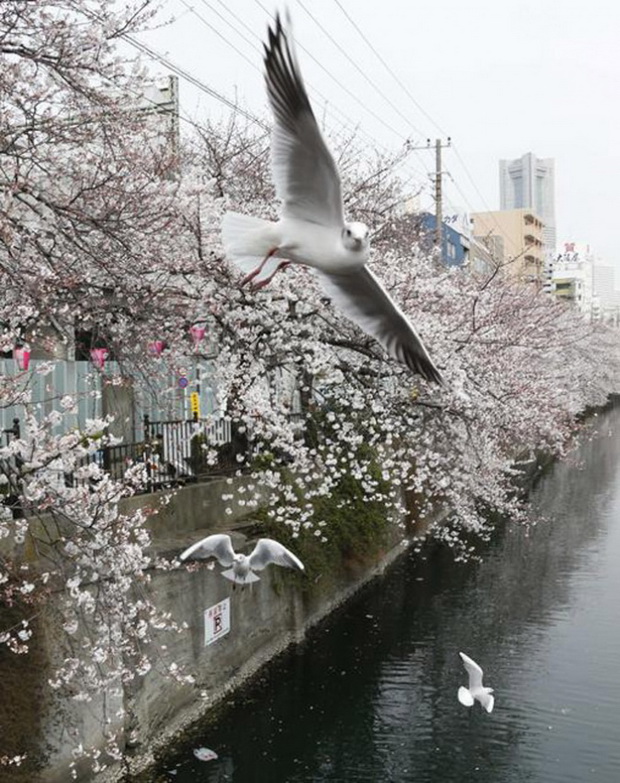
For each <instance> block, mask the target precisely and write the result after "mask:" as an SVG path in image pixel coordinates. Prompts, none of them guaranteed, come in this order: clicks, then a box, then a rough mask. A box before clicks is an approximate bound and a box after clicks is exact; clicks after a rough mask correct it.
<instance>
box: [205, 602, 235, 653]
mask: <svg viewBox="0 0 620 783" xmlns="http://www.w3.org/2000/svg"><path fill="white" fill-rule="evenodd" d="M229 631H230V598H224V600H223V601H220V602H219V603H218V604H215V605H214V606H210V607H209V608H208V609H205V647H206V646H207V645H208V644H213V642H217V640H218V639H219V638H220V637H221V636H226V634H227V633H228V632H229Z"/></svg>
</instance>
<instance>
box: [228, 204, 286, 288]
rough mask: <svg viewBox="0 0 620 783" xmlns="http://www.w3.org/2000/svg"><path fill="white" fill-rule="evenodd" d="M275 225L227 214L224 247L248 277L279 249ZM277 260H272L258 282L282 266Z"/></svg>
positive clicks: (230, 257) (252, 218) (259, 219)
mask: <svg viewBox="0 0 620 783" xmlns="http://www.w3.org/2000/svg"><path fill="white" fill-rule="evenodd" d="M275 225H276V224H275V223H271V222H270V221H269V220H263V219H262V218H256V217H251V216H250V215H241V214H240V213H239V212H227V213H226V214H225V215H224V218H223V219H222V243H223V245H224V251H225V252H226V257H227V258H228V259H229V260H230V261H233V262H234V263H235V265H236V266H237V267H238V268H239V269H240V270H241V271H242V272H243V274H244V275H248V274H250V272H253V271H254V270H255V269H256V268H257V267H259V266H260V264H261V261H262V260H263V259H264V258H265V256H266V255H267V254H268V253H269V252H270V251H271V250H273V249H274V248H276V247H277V246H278V242H279V238H278V236H277V232H276V230H275ZM278 263H279V261H278V259H277V258H270V259H269V261H268V262H267V263H266V264H265V266H264V267H263V269H262V271H261V273H260V275H258V276H257V277H256V279H255V281H254V282H256V283H258V282H260V280H261V279H263V278H264V277H267V276H268V275H270V274H271V273H272V272H273V271H274V270H275V268H276V266H277V265H278Z"/></svg>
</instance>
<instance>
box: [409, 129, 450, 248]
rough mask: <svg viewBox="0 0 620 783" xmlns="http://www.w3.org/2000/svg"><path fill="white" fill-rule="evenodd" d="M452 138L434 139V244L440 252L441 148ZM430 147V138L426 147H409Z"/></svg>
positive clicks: (421, 148)
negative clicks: (444, 139) (443, 140)
mask: <svg viewBox="0 0 620 783" xmlns="http://www.w3.org/2000/svg"><path fill="white" fill-rule="evenodd" d="M451 144H452V139H451V138H450V136H448V138H447V140H446V141H445V142H442V140H441V139H435V246H436V247H438V248H439V252H440V253H441V240H442V224H443V189H442V180H441V177H442V170H441V150H442V149H445V148H446V147H449V146H450V145H451ZM430 148H431V140H430V139H427V140H426V147H411V148H410V149H412V150H425V149H430Z"/></svg>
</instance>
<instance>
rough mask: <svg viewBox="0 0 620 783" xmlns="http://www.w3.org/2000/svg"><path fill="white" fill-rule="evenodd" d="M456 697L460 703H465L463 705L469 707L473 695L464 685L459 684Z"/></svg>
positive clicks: (472, 700) (472, 701)
mask: <svg viewBox="0 0 620 783" xmlns="http://www.w3.org/2000/svg"><path fill="white" fill-rule="evenodd" d="M458 697H459V701H460V702H461V704H463V705H465V707H471V706H472V704H473V703H474V697H473V696H472V695H471V692H470V691H469V690H468V689H467V688H466V687H465V686H464V685H461V687H460V688H459V692H458Z"/></svg>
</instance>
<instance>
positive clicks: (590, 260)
mask: <svg viewBox="0 0 620 783" xmlns="http://www.w3.org/2000/svg"><path fill="white" fill-rule="evenodd" d="M551 283H552V286H551V287H552V291H551V293H553V294H554V295H555V296H557V297H558V298H560V299H565V300H567V301H570V302H573V303H574V304H575V307H577V309H578V310H579V312H581V313H583V315H584V317H585V318H586V319H587V320H589V321H591V320H593V319H595V318H596V317H597V314H598V311H599V302H598V300H597V299H596V298H595V296H594V284H593V283H594V253H593V252H592V251H591V249H590V246H589V245H586V244H582V243H579V242H564V243H563V244H562V252H560V254H559V255H558V256H557V257H556V258H555V260H554V262H553V266H552V270H551Z"/></svg>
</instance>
